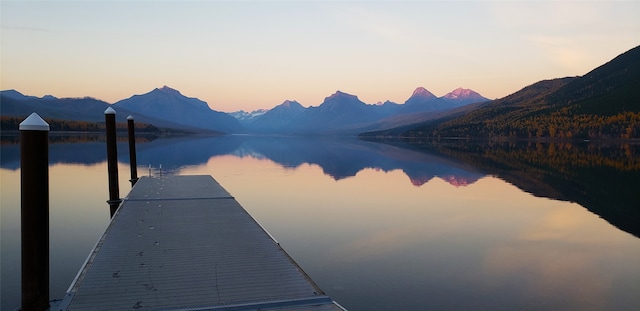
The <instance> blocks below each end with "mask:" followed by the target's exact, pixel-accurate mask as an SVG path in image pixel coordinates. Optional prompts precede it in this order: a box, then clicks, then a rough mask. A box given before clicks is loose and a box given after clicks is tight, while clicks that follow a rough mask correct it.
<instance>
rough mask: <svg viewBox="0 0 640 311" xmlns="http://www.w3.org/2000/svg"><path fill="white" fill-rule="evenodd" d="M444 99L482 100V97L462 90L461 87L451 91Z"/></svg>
mask: <svg viewBox="0 0 640 311" xmlns="http://www.w3.org/2000/svg"><path fill="white" fill-rule="evenodd" d="M444 98H448V99H460V98H483V97H482V95H480V94H478V93H477V92H475V91H473V90H470V89H463V88H461V87H459V88H457V89H455V90H453V91H451V92H450V93H448V94H447V95H445V96H444Z"/></svg>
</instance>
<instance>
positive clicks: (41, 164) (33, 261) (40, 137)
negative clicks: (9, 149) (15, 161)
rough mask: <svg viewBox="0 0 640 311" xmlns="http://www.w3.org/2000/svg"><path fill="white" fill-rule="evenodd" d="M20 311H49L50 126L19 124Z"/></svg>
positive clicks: (38, 121)
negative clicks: (47, 310)
mask: <svg viewBox="0 0 640 311" xmlns="http://www.w3.org/2000/svg"><path fill="white" fill-rule="evenodd" d="M19 130H20V188H21V189H20V214H21V215H20V220H21V229H20V231H21V256H22V259H21V264H22V267H21V269H22V272H21V277H22V285H21V289H22V293H21V295H22V310H24V311H30V310H37V311H40V310H46V309H48V308H49V124H47V122H45V121H44V120H43V119H42V118H41V117H40V116H39V115H38V114H37V113H35V112H34V113H32V114H31V115H30V116H29V117H27V118H26V119H25V120H24V121H22V123H20V127H19Z"/></svg>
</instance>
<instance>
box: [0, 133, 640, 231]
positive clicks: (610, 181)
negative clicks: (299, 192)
mask: <svg viewBox="0 0 640 311" xmlns="http://www.w3.org/2000/svg"><path fill="white" fill-rule="evenodd" d="M51 141H52V144H51V145H50V162H51V163H52V164H54V163H76V164H85V165H91V164H96V163H100V162H103V161H106V152H105V146H104V143H103V142H102V137H100V136H97V135H94V136H91V135H82V136H69V137H66V138H65V137H59V136H53V137H52V138H51ZM127 148H128V147H127V145H126V138H124V137H123V138H122V139H120V143H119V146H118V153H119V155H118V158H119V159H120V161H121V162H123V163H128V149H127ZM137 149H138V150H137V154H138V164H139V165H141V166H144V167H146V166H148V165H151V166H153V167H158V166H160V165H162V167H163V168H164V169H166V170H172V169H173V170H178V169H180V168H183V167H188V166H196V165H202V164H205V163H207V161H209V159H210V158H211V157H216V156H223V155H233V156H237V157H254V158H259V159H269V160H271V161H273V162H275V163H277V164H279V165H281V166H283V167H287V168H295V167H298V166H300V165H303V164H313V165H318V166H319V167H321V168H322V170H323V172H324V173H325V174H326V175H329V176H331V177H333V178H334V179H335V180H341V179H344V178H348V177H351V176H355V175H356V174H357V173H358V172H360V171H362V170H364V169H366V168H373V169H377V170H382V171H385V172H388V171H393V170H401V171H402V172H404V174H406V175H407V176H408V177H409V179H410V181H411V183H412V184H413V185H415V186H421V185H423V184H424V183H426V182H428V181H429V180H431V179H433V178H436V177H438V178H441V179H443V180H445V181H447V182H448V183H450V184H452V185H454V186H458V187H464V186H467V185H470V184H473V183H474V182H475V181H477V180H478V179H480V178H482V177H483V176H487V175H491V176H497V177H499V178H501V179H503V180H505V181H507V182H509V183H511V184H513V185H515V186H517V187H518V188H520V189H521V190H523V191H526V192H529V193H531V194H533V195H535V196H539V197H548V198H551V199H556V200H562V201H570V202H577V203H578V204H580V205H582V206H584V207H585V208H587V209H589V210H590V211H591V212H593V213H595V214H597V215H599V216H600V217H602V218H604V219H606V220H607V221H608V222H610V223H611V224H613V225H614V226H616V227H618V228H620V229H622V230H624V231H627V232H629V233H631V234H633V235H635V236H636V237H640V221H638V219H640V207H639V206H638V204H637V202H640V191H637V190H638V189H637V185H638V184H640V158H639V157H638V155H639V154H640V145H639V144H631V143H624V144H596V143H586V142H584V143H554V142H550V143H549V142H547V143H542V142H517V143H516V142H509V143H491V144H489V143H470V142H466V141H445V142H438V143H433V142H402V141H386V142H378V141H364V140H358V139H355V138H304V137H262V136H216V137H210V136H186V137H175V138H162V139H154V138H145V137H139V138H138V142H137ZM1 156H2V163H1V165H2V168H8V169H17V168H19V165H20V164H19V160H20V157H19V146H18V145H17V139H16V138H6V137H5V138H3V146H2V155H1Z"/></svg>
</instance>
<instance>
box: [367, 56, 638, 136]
mask: <svg viewBox="0 0 640 311" xmlns="http://www.w3.org/2000/svg"><path fill="white" fill-rule="evenodd" d="M639 91H640V47H636V48H634V49H632V50H630V51H628V52H626V53H624V54H622V55H620V56H618V57H616V58H615V59H613V60H612V61H610V62H608V63H606V64H604V65H602V66H600V67H598V68H596V69H594V70H593V71H591V72H589V73H588V74H586V75H585V76H583V77H575V78H561V79H553V80H545V81H540V82H538V83H535V84H532V85H530V86H528V87H525V88H524V89H522V90H520V91H518V92H516V93H514V94H512V95H509V96H507V97H505V98H502V99H498V100H495V101H492V102H490V103H487V104H486V105H483V106H482V107H479V108H478V109H476V110H474V111H471V112H469V113H467V114H465V115H464V116H459V117H456V118H451V119H439V120H435V121H431V122H427V123H422V124H418V125H416V126H415V127H413V128H411V129H409V130H407V131H403V132H402V133H394V132H393V130H389V131H383V132H372V133H365V134H363V135H364V136H403V137H415V138H438V137H461V138H554V139H571V138H583V139H634V138H640V96H638V92H639Z"/></svg>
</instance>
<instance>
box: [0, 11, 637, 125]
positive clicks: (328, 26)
mask: <svg viewBox="0 0 640 311" xmlns="http://www.w3.org/2000/svg"><path fill="white" fill-rule="evenodd" d="M639 12H640V1H589V2H587V1H497V2H488V1H447V2H444V1H409V2H397V1H393V2H385V1H381V2H372V1H348V2H347V1H344V2H343V1H278V2H269V1H239V2H238V1H236V2H225V1H193V2H173V1H37V2H36V1H4V0H2V1H0V14H1V25H2V28H1V33H0V35H1V37H0V38H1V54H0V57H1V69H0V70H1V80H0V88H1V89H2V90H7V89H16V90H18V91H20V92H22V93H23V94H26V95H35V96H44V95H47V94H50V95H54V96H57V97H84V96H91V97H95V98H99V99H102V100H104V101H107V102H109V103H114V102H116V101H118V100H121V99H125V98H128V97H130V96H132V95H134V94H143V93H147V92H149V91H151V90H152V89H154V88H158V87H162V86H164V85H167V86H170V87H172V88H175V89H178V90H180V91H181V92H182V94H184V95H186V96H189V97H197V98H199V99H201V100H204V101H206V102H207V103H208V104H209V106H210V107H211V108H212V109H215V110H218V111H225V112H231V111H236V110H240V109H244V110H246V111H251V110H254V109H258V108H272V107H274V106H276V105H278V104H280V103H282V102H283V101H285V100H297V101H298V102H300V103H301V104H302V105H303V106H305V107H308V106H318V105H319V104H321V103H322V101H323V100H324V98H325V97H327V96H329V95H331V94H333V93H334V92H335V91H336V90H340V91H343V92H346V93H349V94H354V95H357V96H358V97H359V98H360V100H362V101H364V102H366V103H376V102H379V101H385V100H391V101H394V102H398V103H404V101H405V100H407V98H409V96H410V95H411V93H412V92H413V90H414V89H415V88H416V87H419V86H423V87H425V88H427V89H428V90H430V91H431V92H432V93H434V94H435V95H436V96H443V95H445V94H446V93H448V92H450V91H452V90H454V89H456V88H458V87H464V88H470V89H473V90H475V91H477V92H479V93H480V94H482V95H484V96H485V97H488V98H500V97H504V96H506V95H509V94H511V93H513V92H515V91H517V90H519V89H521V88H522V87H524V86H527V85H529V84H532V83H534V82H537V81H539V80H543V79H550V78H559V77H565V76H577V75H584V74H585V73H587V72H588V71H590V70H592V69H594V68H595V67H597V66H599V65H602V64H604V63H605V62H607V61H609V60H611V59H612V58H614V57H615V56H617V55H619V54H621V53H623V52H625V51H627V50H629V49H631V48H633V47H635V46H637V45H639V44H640V18H638V16H639V15H638V14H639Z"/></svg>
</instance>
